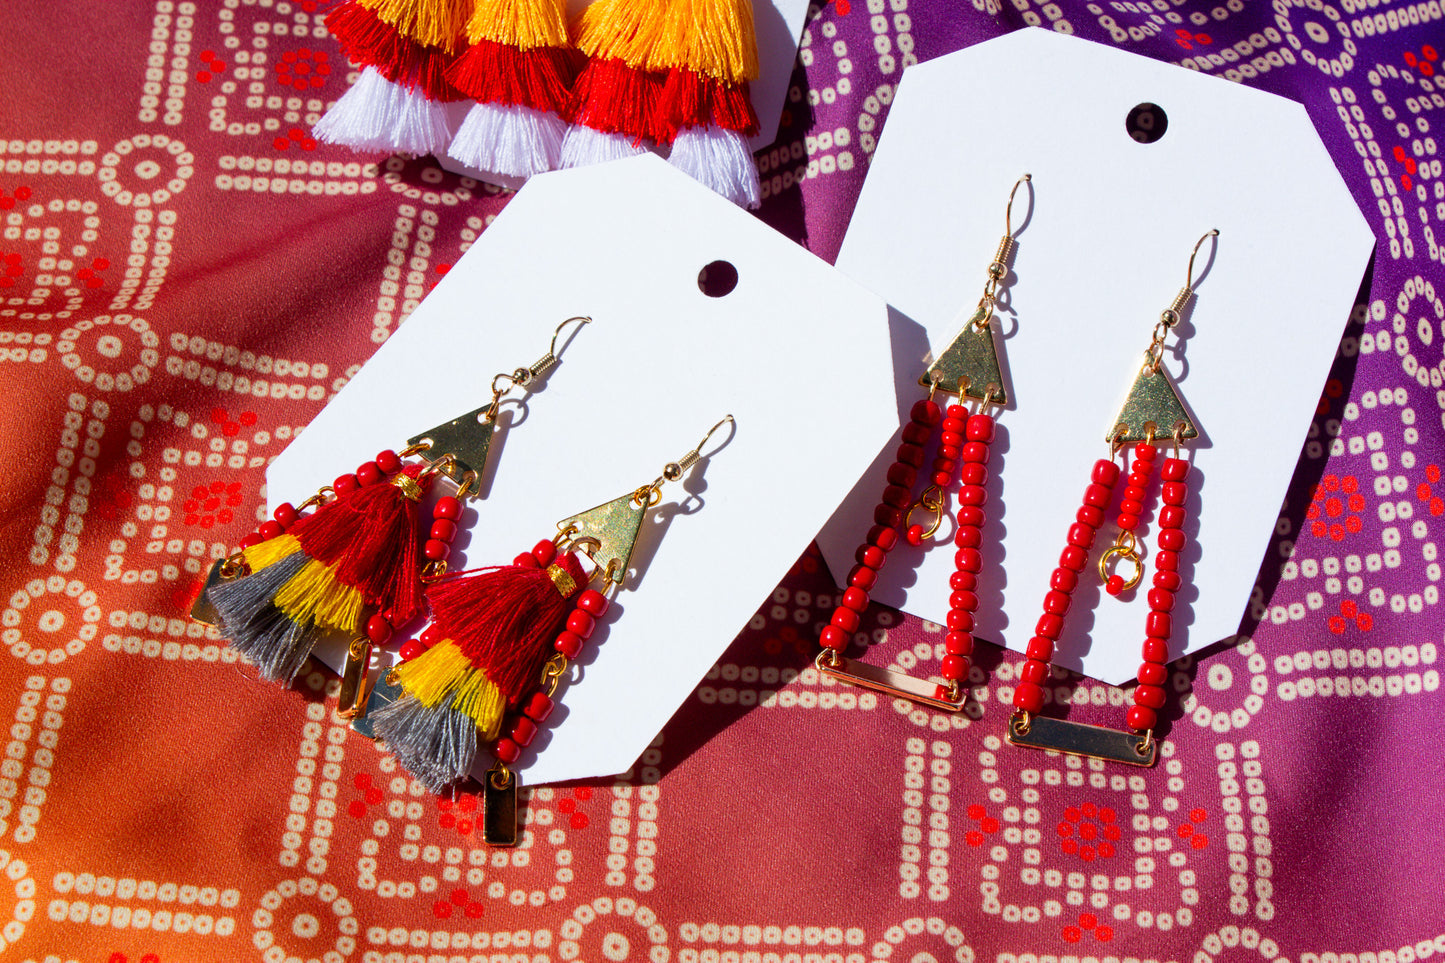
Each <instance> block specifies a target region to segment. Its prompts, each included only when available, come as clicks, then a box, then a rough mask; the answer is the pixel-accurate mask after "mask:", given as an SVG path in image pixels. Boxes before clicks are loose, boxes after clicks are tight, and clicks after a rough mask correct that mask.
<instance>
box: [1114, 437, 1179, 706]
mask: <svg viewBox="0 0 1445 963" xmlns="http://www.w3.org/2000/svg"><path fill="white" fill-rule="evenodd" d="M1160 474H1161V475H1162V476H1163V478H1164V487H1165V490H1166V491H1165V498H1164V506H1163V507H1162V508H1161V509H1160V510H1159V551H1158V553H1157V554H1156V555H1155V556H1154V567H1155V568H1156V569H1158V571H1156V572H1155V573H1154V587H1153V588H1151V589H1150V590H1149V595H1148V599H1149V614H1148V615H1147V616H1146V617H1145V619H1144V647H1143V657H1144V660H1143V662H1141V663H1140V665H1139V676H1138V678H1139V685H1138V687H1137V688H1135V689H1134V704H1133V705H1132V706H1130V707H1129V715H1128V724H1129V728H1130V729H1135V730H1138V731H1140V732H1144V731H1147V730H1151V729H1153V728H1154V727H1155V726H1156V725H1158V723H1159V710H1160V709H1161V708H1163V707H1164V703H1165V700H1166V695H1167V694H1166V692H1165V690H1164V682H1165V680H1166V679H1167V678H1168V677H1169V671H1168V670H1167V669H1166V668H1165V663H1166V662H1167V661H1168V659H1169V635H1170V633H1171V632H1172V631H1173V628H1174V624H1173V616H1172V614H1171V613H1172V611H1173V609H1174V593H1175V591H1177V590H1178V588H1179V586H1180V584H1181V580H1180V578H1179V553H1180V552H1181V551H1183V550H1184V543H1185V537H1184V528H1183V526H1184V521H1185V511H1184V502H1185V500H1186V499H1187V498H1188V496H1189V489H1188V485H1187V482H1186V479H1187V478H1188V476H1189V462H1187V461H1185V460H1184V459H1182V458H1166V459H1165V460H1164V468H1163V471H1162V472H1161V473H1160Z"/></svg>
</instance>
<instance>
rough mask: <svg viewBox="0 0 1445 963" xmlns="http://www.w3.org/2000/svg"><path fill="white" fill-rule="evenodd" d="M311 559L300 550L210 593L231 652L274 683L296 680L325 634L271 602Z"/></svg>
mask: <svg viewBox="0 0 1445 963" xmlns="http://www.w3.org/2000/svg"><path fill="white" fill-rule="evenodd" d="M308 561H310V559H308V558H307V557H306V553H304V552H302V551H300V550H298V551H295V552H293V553H291V554H290V555H287V556H286V557H285V558H283V559H281V560H280V561H278V562H275V563H273V564H271V565H268V566H266V567H265V568H263V569H261V570H260V571H259V572H255V573H253V574H251V575H246V576H242V577H241V578H237V579H232V580H230V581H228V582H220V583H218V584H217V585H215V586H212V588H211V590H210V592H209V593H208V594H207V598H209V599H210V600H211V604H212V605H214V606H215V607H216V614H217V616H219V618H220V627H221V634H222V635H223V636H225V638H226V641H227V642H228V643H229V644H230V646H231V648H233V649H235V650H236V651H237V652H239V653H241V655H243V656H244V657H245V658H246V660H247V661H249V662H252V663H254V664H255V666H256V668H257V669H258V670H259V671H260V674H261V676H262V678H265V679H268V680H270V681H272V682H281V683H289V682H290V681H291V680H292V679H294V678H295V677H296V674H297V673H298V672H300V671H301V667H302V666H303V665H305V664H306V658H307V656H309V655H310V654H311V649H312V647H313V646H314V645H315V644H316V640H317V638H318V636H319V635H320V632H318V631H317V630H316V628H315V626H312V625H302V624H300V623H299V622H295V621H293V620H292V619H290V618H288V617H287V615H286V614H285V613H284V612H282V611H281V610H280V609H278V608H276V606H275V605H273V604H272V600H273V599H275V598H276V593H278V592H280V591H281V587H282V586H283V585H285V584H286V583H287V582H289V581H290V580H291V578H292V576H294V575H295V574H296V573H297V572H299V571H301V569H302V567H303V566H305V565H306V563H307V562H308Z"/></svg>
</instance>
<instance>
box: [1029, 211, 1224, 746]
mask: <svg viewBox="0 0 1445 963" xmlns="http://www.w3.org/2000/svg"><path fill="white" fill-rule="evenodd" d="M1218 235H1219V232H1218V231H1210V232H1209V233H1208V234H1206V235H1204V237H1202V238H1200V239H1199V242H1198V243H1197V244H1195V245H1194V251H1193V253H1191V254H1190V256H1189V270H1188V273H1187V275H1186V278H1185V283H1184V287H1183V288H1182V289H1181V290H1180V291H1179V294H1178V295H1177V296H1176V297H1175V298H1174V301H1173V302H1172V303H1171V304H1170V305H1169V307H1168V308H1166V309H1165V310H1164V311H1163V313H1162V314H1160V316H1159V321H1158V323H1157V324H1156V325H1155V326H1154V334H1153V338H1152V340H1151V341H1150V344H1149V347H1148V349H1147V350H1146V351H1145V352H1144V364H1143V366H1142V367H1141V368H1140V369H1139V373H1138V375H1136V376H1135V379H1134V385H1133V387H1132V388H1131V389H1130V391H1129V397H1128V399H1127V400H1126V401H1125V403H1124V407H1123V409H1122V410H1121V411H1120V412H1119V417H1118V418H1117V419H1115V425H1114V427H1113V428H1112V429H1111V430H1110V431H1109V434H1108V436H1107V437H1106V438H1105V441H1107V442H1108V443H1109V446H1110V455H1111V457H1110V458H1101V459H1099V460H1098V461H1097V462H1096V463H1095V464H1094V468H1093V472H1092V474H1091V476H1090V484H1089V486H1088V487H1087V488H1086V489H1085V490H1084V500H1083V504H1082V505H1081V506H1080V507H1079V511H1078V515H1077V516H1076V520H1075V523H1074V524H1073V525H1072V526H1070V528H1069V532H1068V536H1067V543H1066V544H1065V546H1064V551H1063V554H1062V555H1060V556H1059V567H1058V568H1056V569H1054V572H1053V575H1052V576H1051V578H1050V580H1049V591H1048V593H1047V594H1046V595H1045V596H1044V611H1043V615H1042V616H1041V617H1040V618H1039V621H1038V624H1037V626H1035V628H1034V633H1035V634H1034V637H1033V638H1032V639H1030V640H1029V645H1028V651H1027V656H1028V658H1027V659H1026V660H1025V661H1024V663H1023V666H1022V667H1021V668H1020V670H1019V683H1018V685H1017V687H1015V689H1014V698H1013V704H1014V716H1013V718H1012V720H1010V722H1009V728H1008V741H1009V742H1011V743H1013V744H1014V745H1016V746H1029V747H1031V748H1036V749H1053V750H1056V751H1059V752H1065V753H1069V754H1072V755H1080V756H1089V757H1092V758H1096V759H1103V760H1107V761H1112V762H1122V763H1126V764H1128V765H1133V766H1152V765H1153V764H1154V761H1155V759H1156V758H1157V756H1158V743H1157V742H1156V741H1155V739H1154V729H1155V727H1156V726H1157V725H1158V722H1159V710H1160V709H1161V708H1163V706H1164V703H1165V701H1166V693H1165V690H1164V681H1165V680H1166V679H1167V678H1168V674H1169V673H1168V670H1167V669H1166V668H1165V664H1166V663H1167V662H1168V661H1169V636H1170V633H1171V632H1172V630H1173V623H1172V618H1171V615H1170V613H1171V611H1172V610H1173V608H1174V593H1175V592H1176V591H1178V589H1179V587H1180V585H1181V584H1183V580H1182V578H1181V576H1180V574H1179V555H1180V553H1181V552H1182V551H1183V550H1184V546H1185V543H1186V541H1187V537H1186V536H1185V534H1184V522H1185V520H1186V512H1185V508H1184V504H1185V502H1186V501H1187V500H1188V497H1189V484H1188V483H1189V473H1190V466H1189V461H1188V459H1187V457H1180V446H1181V444H1182V443H1183V442H1184V440H1185V439H1188V438H1197V437H1199V431H1198V429H1197V428H1196V427H1195V424H1194V421H1193V420H1192V419H1191V418H1190V416H1189V413H1188V412H1187V411H1186V410H1185V408H1184V404H1183V402H1181V401H1180V399H1179V393H1178V391H1177V390H1176V389H1175V387H1174V385H1173V384H1172V383H1171V382H1170V380H1169V376H1168V374H1167V373H1166V372H1165V370H1164V367H1163V364H1162V360H1163V354H1164V339H1165V337H1166V336H1167V335H1168V333H1169V331H1171V330H1172V329H1173V328H1174V327H1175V326H1176V325H1177V324H1178V323H1179V319H1180V316H1181V313H1182V312H1183V311H1184V310H1185V308H1186V307H1187V305H1188V304H1189V301H1190V299H1191V298H1192V297H1193V296H1194V287H1193V285H1194V258H1195V256H1196V255H1198V253H1199V248H1200V247H1201V246H1202V245H1203V244H1204V242H1205V241H1206V240H1208V239H1209V238H1211V237H1217V236H1218ZM1165 426H1168V427H1167V428H1166V427H1165ZM1159 437H1172V438H1173V441H1174V454H1173V457H1170V458H1166V459H1164V465H1163V468H1162V469H1161V471H1160V474H1161V476H1162V477H1163V491H1162V496H1163V503H1164V504H1163V506H1162V507H1161V508H1160V510H1159V514H1158V518H1157V521H1158V524H1159V536H1158V541H1159V551H1158V553H1157V554H1155V556H1154V567H1155V569H1157V571H1156V572H1155V573H1154V579H1153V588H1151V589H1150V590H1149V594H1148V603H1149V614H1148V615H1147V616H1146V617H1145V620H1144V647H1143V648H1144V651H1143V662H1142V663H1141V664H1140V666H1139V675H1138V679H1139V685H1138V687H1137V688H1135V690H1134V705H1133V706H1131V707H1130V709H1129V712H1128V715H1127V719H1126V721H1127V723H1128V726H1129V728H1130V729H1131V730H1133V731H1132V732H1121V731H1118V730H1114V729H1108V728H1104V727H1101V726H1091V725H1085V724H1083V723H1079V722H1069V721H1067V720H1062V719H1050V718H1048V717H1047V716H1042V715H1040V714H1039V713H1040V712H1042V711H1043V707H1044V684H1045V683H1046V682H1047V681H1048V679H1049V674H1050V669H1049V660H1050V659H1051V658H1052V657H1053V654H1054V642H1055V641H1057V640H1058V638H1059V634H1060V632H1061V631H1062V629H1063V625H1064V615H1065V614H1066V613H1067V612H1068V611H1069V603H1070V600H1071V599H1070V596H1071V593H1072V592H1073V590H1074V587H1075V586H1076V585H1077V584H1078V578H1079V573H1080V572H1082V571H1084V569H1085V567H1086V566H1087V565H1088V559H1089V549H1090V548H1091V547H1093V544H1094V535H1095V533H1096V532H1097V531H1098V529H1099V526H1100V525H1102V524H1103V521H1104V513H1105V511H1106V510H1107V509H1108V507H1109V505H1110V504H1111V503H1112V501H1113V493H1114V486H1115V484H1116V483H1117V482H1118V480H1119V476H1120V467H1119V466H1118V465H1116V464H1115V463H1114V461H1113V458H1112V456H1113V455H1117V454H1119V453H1120V452H1121V451H1123V450H1124V449H1125V447H1126V446H1128V445H1131V444H1132V445H1133V446H1134V448H1133V453H1134V458H1133V462H1132V464H1131V467H1130V472H1129V476H1128V479H1127V481H1126V484H1125V488H1124V492H1123V497H1122V499H1121V501H1120V503H1119V508H1118V513H1117V515H1116V516H1115V521H1116V522H1117V524H1118V526H1119V534H1118V536H1117V537H1116V538H1115V540H1114V544H1113V545H1111V546H1110V547H1109V548H1108V549H1107V550H1106V551H1105V552H1104V553H1103V555H1102V556H1101V557H1100V559H1099V562H1098V572H1099V577H1100V578H1101V579H1103V580H1104V583H1105V590H1106V591H1107V592H1108V593H1109V594H1110V595H1119V594H1121V593H1123V592H1126V591H1129V590H1132V589H1133V588H1134V587H1135V586H1137V585H1138V584H1139V583H1140V582H1141V581H1142V580H1143V578H1144V562H1143V556H1142V553H1141V552H1140V543H1139V537H1138V531H1139V525H1140V519H1141V517H1142V516H1143V513H1144V511H1145V508H1146V505H1147V502H1146V499H1148V498H1149V490H1150V480H1151V478H1152V476H1153V472H1154V462H1155V460H1156V459H1157V458H1158V455H1159V450H1158V448H1157V447H1155V444H1154V442H1155V439H1156V438H1159ZM1123 562H1127V563H1129V564H1130V565H1132V566H1133V571H1132V572H1131V573H1130V575H1129V576H1128V577H1127V578H1125V577H1124V576H1122V575H1120V574H1118V573H1117V572H1115V573H1112V574H1111V572H1110V566H1111V563H1112V564H1115V565H1117V564H1119V563H1123Z"/></svg>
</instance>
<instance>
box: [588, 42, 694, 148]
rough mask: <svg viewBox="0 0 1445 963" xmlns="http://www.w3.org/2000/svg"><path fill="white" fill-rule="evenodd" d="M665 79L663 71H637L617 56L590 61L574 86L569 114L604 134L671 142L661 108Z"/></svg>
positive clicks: (670, 131)
mask: <svg viewBox="0 0 1445 963" xmlns="http://www.w3.org/2000/svg"><path fill="white" fill-rule="evenodd" d="M665 81H666V77H665V75H663V74H655V73H649V72H647V71H643V70H635V69H633V68H632V67H629V66H627V63H626V61H623V60H620V59H617V58H610V59H605V60H596V59H594V60H591V61H589V62H588V63H587V67H586V69H584V70H583V71H582V75H581V76H580V77H578V78H577V84H576V86H574V87H573V88H572V103H571V107H570V109H569V111H568V113H567V116H569V117H571V118H572V122H573V123H574V124H583V125H585V126H587V127H591V128H592V129H593V130H598V131H601V132H602V133H604V134H626V135H628V136H630V137H633V138H635V139H636V140H642V139H643V138H650V139H652V140H655V141H657V142H658V143H664V144H665V143H670V142H671V140H672V137H673V132H672V130H671V129H670V127H669V125H668V124H667V123H666V122H664V121H663V119H662V116H661V114H660V113H659V111H658V103H659V100H660V98H661V96H662V87H663V84H664V82H665Z"/></svg>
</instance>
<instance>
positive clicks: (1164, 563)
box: [1154, 551, 1179, 572]
mask: <svg viewBox="0 0 1445 963" xmlns="http://www.w3.org/2000/svg"><path fill="white" fill-rule="evenodd" d="M1154 567H1155V568H1157V569H1158V570H1159V571H1161V572H1177V571H1179V553H1178V552H1168V551H1165V552H1155V553H1154Z"/></svg>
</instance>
